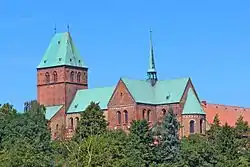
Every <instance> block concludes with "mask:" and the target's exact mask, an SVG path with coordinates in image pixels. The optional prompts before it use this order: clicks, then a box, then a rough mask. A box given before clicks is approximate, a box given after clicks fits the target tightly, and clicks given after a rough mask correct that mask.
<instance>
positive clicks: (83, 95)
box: [67, 87, 115, 113]
mask: <svg viewBox="0 0 250 167" xmlns="http://www.w3.org/2000/svg"><path fill="white" fill-rule="evenodd" d="M114 89H115V87H104V88H93V89H83V90H78V91H77V93H76V95H75V97H74V99H73V101H72V103H71V104H70V107H69V109H68V111H67V113H75V112H81V111H84V110H85V109H86V108H87V106H88V105H89V104H90V102H91V101H93V102H99V105H100V107H101V109H107V105H108V102H109V99H110V98H111V96H112V94H113V91H114Z"/></svg>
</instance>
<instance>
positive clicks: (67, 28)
mask: <svg viewBox="0 0 250 167" xmlns="http://www.w3.org/2000/svg"><path fill="white" fill-rule="evenodd" d="M67 29H68V32H69V24H68V25H67Z"/></svg>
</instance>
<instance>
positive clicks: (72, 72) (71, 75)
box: [70, 71, 74, 82]
mask: <svg viewBox="0 0 250 167" xmlns="http://www.w3.org/2000/svg"><path fill="white" fill-rule="evenodd" d="M70 82H74V71H71V73H70Z"/></svg>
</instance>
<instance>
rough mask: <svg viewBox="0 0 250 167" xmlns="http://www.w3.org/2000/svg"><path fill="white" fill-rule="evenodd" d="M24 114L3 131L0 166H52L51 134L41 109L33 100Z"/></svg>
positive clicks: (12, 120) (19, 115)
mask: <svg viewBox="0 0 250 167" xmlns="http://www.w3.org/2000/svg"><path fill="white" fill-rule="evenodd" d="M29 104H30V108H29V109H28V110H27V111H25V113H22V114H17V115H16V116H15V117H14V118H13V119H11V121H10V122H9V124H8V125H6V127H5V128H4V138H3V140H2V145H3V150H5V151H4V153H3V154H2V155H1V158H2V161H0V166H6V167H8V166H11V167H16V166H18V167H24V166H25V167H31V166H32V167H38V166H52V165H53V155H52V149H51V143H50V142H51V140H50V133H49V131H48V128H47V124H46V120H45V116H44V107H43V106H40V105H39V104H38V103H37V102H36V101H31V102H29Z"/></svg>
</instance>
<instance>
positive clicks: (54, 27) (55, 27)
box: [54, 24, 56, 34]
mask: <svg viewBox="0 0 250 167" xmlns="http://www.w3.org/2000/svg"><path fill="white" fill-rule="evenodd" d="M54 33H55V34H56V24H55V27H54Z"/></svg>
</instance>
